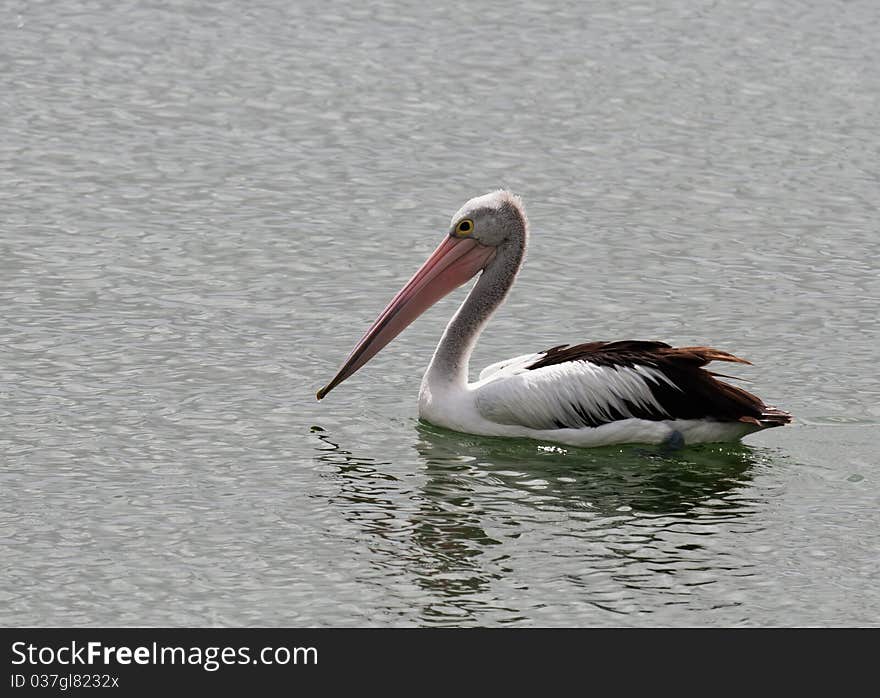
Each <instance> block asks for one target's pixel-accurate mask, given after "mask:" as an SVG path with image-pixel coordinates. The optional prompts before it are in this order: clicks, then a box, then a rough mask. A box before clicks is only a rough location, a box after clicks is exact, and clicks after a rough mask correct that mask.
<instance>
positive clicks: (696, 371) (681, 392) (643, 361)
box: [526, 340, 791, 427]
mask: <svg viewBox="0 0 880 698" xmlns="http://www.w3.org/2000/svg"><path fill="white" fill-rule="evenodd" d="M568 361H589V362H590V363H593V364H597V365H599V366H636V365H641V366H650V367H651V368H654V369H657V370H659V371H661V372H662V373H663V374H664V375H665V376H666V377H667V378H668V379H669V380H670V382H671V383H672V384H673V385H669V384H667V383H656V384H655V383H652V384H651V391H652V393H653V394H654V397H655V398H656V399H657V402H658V403H660V405H662V406H663V408H664V409H665V410H666V412H667V413H668V415H670V416H671V417H673V418H675V419H704V418H709V419H718V420H722V421H740V422H748V423H750V424H756V425H758V426H762V427H775V426H781V425H783V424H788V423H789V422H790V421H791V415H790V414H788V413H787V412H784V411H782V410H779V409H776V408H775V407H770V406H768V405H765V404H764V402H763V401H762V400H761V399H760V398H759V397H757V396H756V395H752V394H751V393H749V392H747V391H745V390H743V389H742V388H738V387H736V386H733V385H730V384H729V383H725V382H723V381H720V380H718V379H717V376H718V374H713V373H712V372H710V371H706V370H704V369H703V368H702V367H703V366H705V365H706V364H708V363H710V362H711V361H727V362H731V363H740V364H749V362H748V361H746V360H745V359H741V358H740V357H738V356H734V355H733V354H729V353H728V352H726V351H720V350H718V349H713V348H712V347H672V346H670V345H668V344H665V343H663V342H645V341H638V340H624V341H619V342H588V343H586V344H578V345H575V346H568V345H567V344H561V345H559V346H556V347H553V348H552V349H548V350H547V351H546V352H545V353H544V355H543V356H542V357H541V358H540V359H538V360H537V361H535V362H534V363H532V364H530V365H529V366H527V367H526V368H527V369H532V370H534V369H539V368H544V367H546V366H553V365H556V364H562V363H566V362H568ZM724 377H725V378H727V377H728V376H724ZM673 386H674V387H673ZM646 418H653V419H662V418H666V419H668V417H661V416H659V415H655V416H653V417H651V416H648V415H646Z"/></svg>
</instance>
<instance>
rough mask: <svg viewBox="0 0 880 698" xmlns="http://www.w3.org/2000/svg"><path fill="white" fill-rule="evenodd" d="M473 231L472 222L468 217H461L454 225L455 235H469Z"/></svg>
mask: <svg viewBox="0 0 880 698" xmlns="http://www.w3.org/2000/svg"><path fill="white" fill-rule="evenodd" d="M472 232H474V222H473V221H472V220H471V219H470V218H462V219H461V220H460V221H459V222H458V223H457V224H456V225H455V234H456V235H470V234H471V233H472Z"/></svg>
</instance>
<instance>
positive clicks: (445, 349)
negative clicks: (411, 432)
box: [422, 230, 526, 394]
mask: <svg viewBox="0 0 880 698" xmlns="http://www.w3.org/2000/svg"><path fill="white" fill-rule="evenodd" d="M525 248H526V235H525V230H523V234H522V235H521V236H516V237H515V238H513V239H511V240H509V241H507V242H505V243H504V244H502V245H499V246H498V248H497V252H496V253H495V257H494V258H493V259H492V261H491V262H490V263H489V265H488V266H487V267H486V269H484V270H483V272H482V273H481V274H480V278H479V279H478V280H477V283H476V284H474V287H473V288H472V289H471V292H470V293H469V294H468V296H467V298H465V300H464V302H463V303H462V304H461V306H460V307H459V308H458V310H457V311H456V313H455V315H453V316H452V319H451V320H450V321H449V324H448V325H447V326H446V330H445V331H444V332H443V336H442V337H441V338H440V343H439V344H438V345H437V349H436V350H435V351H434V357H433V358H432V359H431V363H430V364H429V366H428V370H427V371H426V372H425V376H424V378H423V379H422V393H423V394H424V393H425V391H426V390H427V391H429V392H430V393H436V392H438V391H446V390H449V389H464V388H465V387H466V386H467V383H468V364H469V361H470V358H471V353H472V352H473V350H474V347H475V346H476V344H477V340H478V339H479V337H480V333H481V332H482V331H483V328H484V327H485V326H486V323H488V322H489V319H490V318H491V317H492V314H493V313H494V312H495V311H496V310H497V309H498V307H499V306H500V305H501V304H502V303H503V302H504V299H505V298H506V297H507V293H508V291H509V290H510V288H511V286H513V282H514V280H515V279H516V275H517V273H518V272H519V269H520V266H522V261H523V257H524V255H525Z"/></svg>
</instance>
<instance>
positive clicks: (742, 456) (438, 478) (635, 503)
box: [418, 424, 755, 517]
mask: <svg viewBox="0 0 880 698" xmlns="http://www.w3.org/2000/svg"><path fill="white" fill-rule="evenodd" d="M418 430H419V435H420V436H421V439H420V441H419V444H418V449H419V455H420V456H421V457H422V458H423V459H424V461H425V463H426V465H427V468H428V473H429V475H430V477H431V483H430V484H429V485H426V487H428V486H430V488H431V490H432V491H433V493H434V495H435V496H440V495H441V494H442V493H443V492H449V493H450V495H449V496H454V494H455V493H456V492H459V493H460V492H461V491H462V490H465V491H467V492H468V493H469V495H470V496H471V497H472V498H473V497H474V496H476V494H475V493H474V492H473V486H474V485H475V484H478V483H480V482H482V481H483V479H482V478H483V477H486V476H488V477H490V478H491V479H492V481H493V482H494V483H495V486H494V487H493V488H491V489H490V490H487V491H486V492H485V496H486V497H489V498H492V499H497V500H505V499H509V500H510V501H516V502H518V503H528V502H529V501H530V498H526V499H522V498H521V497H520V496H518V494H517V495H516V496H513V497H511V496H510V494H511V491H510V490H508V491H507V494H505V490H504V488H502V489H498V487H497V485H498V484H499V483H503V484H504V486H505V487H506V488H511V489H512V490H513V491H514V492H515V493H522V492H527V493H529V494H530V495H532V499H533V500H534V505H535V507H536V508H539V509H540V508H542V507H545V506H551V507H559V506H561V507H563V508H565V509H570V510H573V511H585V510H589V511H591V512H593V513H595V514H596V515H597V516H598V517H609V516H610V517H614V516H617V515H619V508H620V507H621V506H624V507H629V508H631V509H632V510H633V511H636V512H645V513H651V514H673V515H680V514H682V513H683V511H686V510H688V509H690V508H691V507H694V506H697V505H699V503H700V502H701V501H703V500H710V499H711V500H717V501H716V502H715V503H714V504H713V510H714V515H718V514H720V513H723V510H724V509H727V508H729V509H731V510H734V509H736V510H741V508H742V502H740V501H735V500H734V501H730V502H729V503H728V502H726V501H725V500H724V495H725V493H727V492H729V491H731V490H736V489H739V488H740V487H742V486H743V485H744V484H745V483H747V482H748V481H749V480H750V479H751V478H750V476H749V474H748V473H749V470H750V468H751V467H752V465H753V464H754V461H755V454H754V452H753V450H752V449H751V448H749V447H748V446H745V445H742V444H735V445H734V444H728V445H724V446H715V447H708V446H704V447H699V448H693V449H685V450H681V451H675V452H666V453H662V452H658V453H654V454H650V453H645V452H644V451H642V450H640V449H638V448H637V447H633V448H631V449H627V450H623V451H621V450H620V449H617V448H615V449H597V450H592V451H586V450H579V449H574V450H566V449H563V448H558V447H538V446H536V445H535V444H534V442H529V441H513V440H509V439H493V438H486V437H475V436H467V435H465V434H460V433H456V432H452V431H447V430H445V429H440V428H437V427H434V426H432V425H430V424H420V425H419V426H418ZM561 474H564V477H562V478H561V479H560V475H561ZM480 476H482V477H480ZM719 498H720V499H719Z"/></svg>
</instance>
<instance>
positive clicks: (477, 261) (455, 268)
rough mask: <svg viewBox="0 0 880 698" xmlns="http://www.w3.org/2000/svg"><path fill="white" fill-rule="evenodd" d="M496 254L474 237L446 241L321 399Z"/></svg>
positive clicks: (369, 332)
mask: <svg viewBox="0 0 880 698" xmlns="http://www.w3.org/2000/svg"><path fill="white" fill-rule="evenodd" d="M494 254H495V248H494V247H487V246H485V245H480V244H479V243H478V242H477V241H476V240H473V239H470V238H455V237H452V236H448V237H447V238H446V239H445V240H443V242H441V243H440V246H439V247H438V248H437V249H436V250H434V252H433V254H431V256H430V257H428V259H427V261H426V262H425V263H424V264H423V265H422V266H421V268H420V269H419V270H418V271H417V272H416V273H415V275H414V276H413V277H412V278H411V279H410V280H409V281H408V282H407V283H406V286H404V287H403V288H402V289H400V291H398V292H397V295H396V296H394V298H392V299H391V302H390V303H389V304H388V307H386V308H385V310H383V311H382V313H381V314H380V315H379V317H377V318H376V321H375V322H374V323H373V324H372V326H371V327H370V329H368V330H367V331H366V333H365V334H364V336H363V337H361V340H360V341H359V342H358V343H357V345H355V348H354V349H352V352H351V354H349V355H348V358H347V359H346V360H345V363H344V364H343V365H342V368H340V369H339V372H338V373H337V374H336V375H335V376H334V377H333V380H332V381H330V382H329V383H328V384H327V385H326V386H325V387H323V388H321V389H320V390H319V391H318V399H319V400H320V399H321V398H323V397H324V396H325V395H326V394H327V393H329V392H330V391H331V390H333V388H335V387H336V386H337V385H339V384H340V383H341V382H342V381H344V380H345V379H346V378H348V377H349V376H350V375H352V374H353V373H354V372H355V371H357V370H358V369H359V368H360V367H361V366H363V365H364V364H365V363H367V361H369V360H370V359H372V358H373V357H374V356H375V355H376V354H378V353H379V351H380V350H381V349H382V347H384V346H385V345H386V344H388V342H390V341H391V340H392V339H394V338H395V337H396V336H397V335H399V334H400V333H401V332H403V330H404V329H406V327H407V326H408V325H409V324H410V323H411V322H412V321H413V320H415V319H416V318H417V317H418V316H419V315H421V314H422V313H423V312H425V311H426V310H427V309H428V308H430V307H431V306H432V305H434V303H436V302H437V301H439V300H440V299H441V298H443V296H445V295H446V294H448V293H449V292H450V291H453V290H454V289H456V288H458V287H459V286H461V285H462V284H463V283H465V282H466V281H467V280H468V279H470V278H472V277H473V276H474V275H475V274H476V273H477V272H478V271H480V270H481V269H484V268H485V267H486V265H487V264H488V263H489V260H491V259H492V257H493V255H494Z"/></svg>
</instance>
